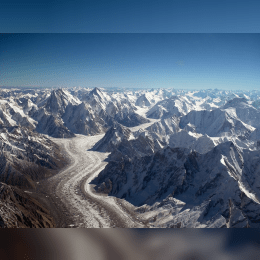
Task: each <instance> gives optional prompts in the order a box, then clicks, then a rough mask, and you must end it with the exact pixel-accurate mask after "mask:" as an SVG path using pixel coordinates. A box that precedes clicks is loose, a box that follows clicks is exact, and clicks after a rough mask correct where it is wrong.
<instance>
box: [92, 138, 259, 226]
mask: <svg viewBox="0 0 260 260" xmlns="http://www.w3.org/2000/svg"><path fill="white" fill-rule="evenodd" d="M259 159H260V151H250V150H241V149H239V148H238V147H237V146H235V145H234V144H233V143H232V142H226V143H223V144H220V145H218V146H217V147H215V148H213V149H212V150H211V151H209V152H208V153H206V154H199V153H197V152H192V151H191V150H189V149H185V148H170V147H167V148H164V149H162V150H160V151H158V152H156V153H155V154H153V155H151V156H145V157H141V158H138V157H135V158H134V159H133V160H131V161H130V160H127V159H124V160H121V161H118V162H117V163H115V162H113V164H108V166H107V167H106V168H105V169H104V171H102V172H101V173H100V175H99V176H98V177H97V178H96V180H94V183H96V184H97V187H96V189H97V190H98V191H99V192H101V191H104V190H105V191H106V192H108V194H109V195H113V196H117V197H119V198H124V199H126V200H127V201H129V202H131V203H132V204H134V205H137V206H140V208H139V209H138V210H139V211H140V212H142V213H143V214H144V217H145V216H146V217H147V218H148V220H149V221H150V222H151V223H153V222H154V223H155V226H156V225H158V226H165V227H171V226H174V225H177V224H178V223H180V226H181V227H224V226H230V227H246V226H250V225H251V226H254V223H255V221H256V219H257V216H258V214H259V213H258V212H259V210H260V193H259V189H258V188H257V187H258V185H259V184H258V183H259V181H260V179H259V178H258V175H259V173H258V172H259V167H258V166H259V162H260V160H259ZM253 169H254V170H253ZM166 209H168V210H166ZM159 211H160V212H161V213H160V214H159V216H158V217H157V218H158V219H157V221H154V216H157V215H156V214H158V213H159Z"/></svg>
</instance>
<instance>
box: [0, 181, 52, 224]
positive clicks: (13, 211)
mask: <svg viewBox="0 0 260 260" xmlns="http://www.w3.org/2000/svg"><path fill="white" fill-rule="evenodd" d="M0 227H1V228H51V227H55V224H54V221H53V219H52V217H51V216H50V213H49V211H48V210H47V209H45V208H44V207H42V206H41V205H40V203H39V202H37V201H36V200H35V199H33V198H32V197H30V196H29V195H28V194H26V193H25V192H24V191H22V190H21V189H19V188H17V187H14V186H11V185H7V184H5V183H2V182H1V183H0Z"/></svg>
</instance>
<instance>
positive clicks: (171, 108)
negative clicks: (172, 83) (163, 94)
mask: <svg viewBox="0 0 260 260" xmlns="http://www.w3.org/2000/svg"><path fill="white" fill-rule="evenodd" d="M193 109H195V106H194V104H192V102H190V101H189V100H188V98H186V97H185V96H172V97H171V98H169V99H165V100H162V101H160V102H158V103H157V104H156V105H155V106H153V107H152V108H151V109H150V110H149V111H148V112H147V117H148V118H156V119H158V118H161V117H163V118H167V117H171V116H174V115H176V116H178V117H179V116H183V115H186V114H187V113H188V112H190V111H191V110H193Z"/></svg>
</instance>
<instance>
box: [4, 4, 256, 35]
mask: <svg viewBox="0 0 260 260" xmlns="http://www.w3.org/2000/svg"><path fill="white" fill-rule="evenodd" d="M259 9H260V1H257V0H95V1H94V0H69V1H68V0H50V1H48V0H44V1H43V0H1V2H0V32H2V33H5V32H7V33H10V32H14V33H19V32H21V33H24V32H27V33H32V32H37V33H43V32H47V33H49V32H55V33H57V32H58V33H65V32H72V33H75V32H83V33H111V32H112V33H126V32H127V33H151V32H156V33H184V32H185V33H227V32H228V33H248V32H251V33H259V32H260V15H259Z"/></svg>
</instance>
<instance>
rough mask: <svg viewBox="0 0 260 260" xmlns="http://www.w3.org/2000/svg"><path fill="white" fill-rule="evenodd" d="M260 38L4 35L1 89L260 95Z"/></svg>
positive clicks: (1, 38)
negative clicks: (218, 91) (212, 90)
mask: <svg viewBox="0 0 260 260" xmlns="http://www.w3.org/2000/svg"><path fill="white" fill-rule="evenodd" d="M259 46H260V34H1V35H0V50H1V54H0V73H1V75H0V86H46V87H73V86H82V87H127V88H128V87H138V88H139V87H142V88H160V87H162V88H168V87H174V88H185V89H205V88H220V89H256V88H259V87H260V85H259V82H260V48H259Z"/></svg>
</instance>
